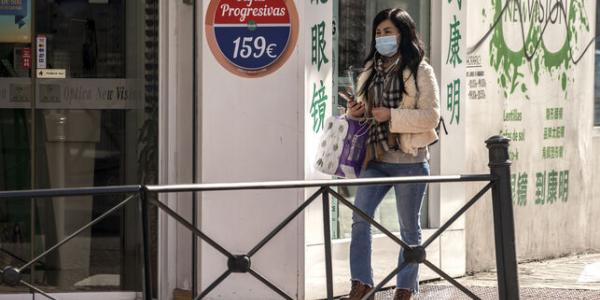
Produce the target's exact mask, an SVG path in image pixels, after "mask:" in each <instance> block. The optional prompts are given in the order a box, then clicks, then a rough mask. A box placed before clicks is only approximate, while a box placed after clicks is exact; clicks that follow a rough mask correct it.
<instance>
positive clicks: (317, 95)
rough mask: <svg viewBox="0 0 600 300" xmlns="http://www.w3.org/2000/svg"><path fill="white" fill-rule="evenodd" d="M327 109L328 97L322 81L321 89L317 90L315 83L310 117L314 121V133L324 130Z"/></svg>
mask: <svg viewBox="0 0 600 300" xmlns="http://www.w3.org/2000/svg"><path fill="white" fill-rule="evenodd" d="M326 107H327V95H326V94H325V86H324V85H323V80H321V87H320V88H319V89H317V84H316V83H313V96H312V101H311V104H310V116H311V117H312V119H313V126H312V128H313V131H314V132H315V133H318V132H319V131H320V130H321V129H323V121H324V120H325V108H326Z"/></svg>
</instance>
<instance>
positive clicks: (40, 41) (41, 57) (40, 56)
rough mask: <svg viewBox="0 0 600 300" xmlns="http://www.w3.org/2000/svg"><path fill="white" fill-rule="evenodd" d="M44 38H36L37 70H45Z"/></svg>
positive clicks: (39, 36)
mask: <svg viewBox="0 0 600 300" xmlns="http://www.w3.org/2000/svg"><path fill="white" fill-rule="evenodd" d="M46 42H47V40H46V36H45V35H38V36H37V38H36V45H37V67H38V69H45V68H46V46H47V45H46Z"/></svg>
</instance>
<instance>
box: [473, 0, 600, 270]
mask: <svg viewBox="0 0 600 300" xmlns="http://www.w3.org/2000/svg"><path fill="white" fill-rule="evenodd" d="M463 2H465V1H463ZM507 2H510V3H509V4H510V5H512V3H516V1H467V2H466V3H467V5H468V22H469V23H468V28H469V29H468V34H467V36H468V37H467V44H468V45H469V46H473V45H475V44H476V43H477V42H478V41H480V39H481V38H482V37H483V36H484V35H485V34H486V32H487V30H488V29H489V28H491V26H492V24H493V22H494V20H495V18H497V17H498V16H499V14H500V11H501V10H502V7H503V5H505V4H506V3H507ZM521 3H523V6H522V7H521V9H522V12H523V14H524V16H523V17H524V19H525V23H524V25H525V26H524V28H525V37H530V38H531V39H532V40H534V41H537V40H538V39H539V36H540V34H539V33H537V34H536V30H537V29H539V28H541V27H542V26H543V25H544V24H545V22H546V19H549V25H548V28H547V29H546V32H545V33H544V35H543V37H542V39H543V43H542V44H541V46H542V47H541V48H540V49H538V50H537V51H536V52H533V46H531V45H530V47H531V48H528V52H530V53H531V56H532V59H531V62H529V61H528V60H526V59H525V58H524V55H523V51H522V49H523V37H522V34H521V30H520V28H521V27H520V26H521V24H520V22H519V19H520V18H519V15H518V9H517V7H513V6H509V8H508V9H507V10H506V15H504V16H502V18H501V22H499V23H498V27H496V30H495V31H493V32H492V34H491V35H490V36H489V37H488V38H487V39H485V40H484V41H483V43H482V44H481V46H480V47H479V48H478V49H477V50H476V51H474V52H473V53H471V54H470V55H469V56H468V58H467V74H466V75H467V76H466V77H465V79H466V80H467V81H468V88H467V93H468V96H467V97H466V99H465V100H464V103H465V106H466V107H467V116H466V119H467V120H466V121H467V145H468V147H467V152H466V156H467V157H468V158H469V160H468V161H467V170H466V171H467V172H469V173H483V172H488V168H487V167H486V162H487V160H488V158H487V152H486V151H482V143H483V141H484V140H485V139H486V138H488V137H489V136H491V135H494V134H498V133H500V132H503V133H504V134H505V135H507V136H508V137H510V138H512V139H513V141H512V142H511V147H510V151H511V159H512V161H513V165H512V173H513V176H514V182H513V186H514V193H513V200H514V205H513V207H514V211H515V222H516V237H517V255H518V258H519V259H520V260H527V259H539V258H547V257H554V256H560V255H564V254H568V253H572V252H579V251H585V250H587V249H588V248H590V247H592V246H594V245H590V242H589V238H590V235H589V234H588V233H590V231H589V230H588V229H589V228H592V227H590V223H592V222H597V221H595V220H597V219H598V217H599V216H600V215H599V214H598V212H599V211H598V209H597V207H598V205H597V204H596V203H595V200H597V199H598V198H597V196H598V193H597V192H596V193H595V195H594V194H593V190H594V189H595V187H594V185H596V184H594V181H593V180H592V178H593V174H594V172H593V171H594V169H595V170H596V171H597V170H598V167H599V166H598V161H597V160H596V159H595V158H594V152H593V151H592V150H593V143H592V142H593V141H594V140H593V132H592V128H593V125H592V113H591V112H592V111H593V99H594V98H593V97H594V94H593V91H594V86H593V84H594V55H593V47H592V49H590V51H587V52H585V55H583V57H582V59H581V61H579V62H578V63H577V64H575V63H573V61H571V57H569V53H571V54H572V56H573V59H577V58H578V57H579V56H580V55H581V54H582V53H584V51H585V46H587V43H588V42H589V41H590V40H591V39H592V38H593V37H594V36H595V29H594V24H595V15H596V11H595V1H588V0H569V1H549V2H543V1H542V2H537V1H521ZM531 3H534V5H533V6H529V4H531ZM556 3H563V4H564V5H565V7H566V8H567V10H568V14H567V16H574V18H571V17H569V18H570V19H568V22H565V18H564V16H563V15H562V13H561V14H556V13H560V10H559V9H558V8H557V9H556V10H555V11H554V12H555V13H553V14H549V12H552V10H551V9H552V6H550V7H547V6H546V5H548V4H549V5H554V4H556ZM463 5H464V3H463ZM540 5H541V6H540ZM535 7H538V8H541V7H543V9H544V23H539V22H537V21H535V20H536V19H535V18H536V16H539V15H535ZM538 11H541V10H538ZM530 12H531V13H532V14H533V18H532V19H533V20H534V22H530V21H529V20H530V19H529V18H530ZM532 23H533V24H534V25H533V27H530V26H531V24H532ZM540 24H541V25H540ZM567 24H568V27H567V26H566V25H567ZM530 28H533V29H531V30H529V29H530ZM567 28H568V31H570V32H571V33H572V34H571V35H568V34H567ZM500 29H502V31H500ZM568 36H570V37H571V39H570V41H568V39H567V37H568ZM569 49H572V50H571V52H569ZM511 112H512V113H511ZM555 112H556V113H557V114H555ZM563 131H564V134H563ZM595 143H596V144H597V141H596V142H595ZM549 147H557V148H549ZM544 149H558V151H557V152H558V154H560V151H561V150H560V149H562V152H563V153H562V155H556V154H557V153H550V155H548V152H549V151H548V150H546V152H547V154H546V155H544ZM596 149H597V148H596ZM566 172H568V184H567V183H566V180H565V179H566V177H565V174H567V173H566ZM596 173H597V172H596ZM561 174H562V178H563V180H561ZM524 178H527V184H524ZM519 179H521V180H519ZM565 188H566V190H565ZM477 190H478V187H476V186H475V185H469V188H468V189H467V195H472V194H474V193H475V192H477ZM594 196H595V197H594ZM466 230H467V270H468V271H477V270H481V269H487V268H491V267H493V266H494V262H495V261H494V256H493V255H491V254H492V253H493V251H494V242H493V228H492V213H491V199H490V196H489V195H488V196H487V197H486V198H484V199H482V200H481V201H480V203H478V204H477V205H476V206H475V207H474V208H473V209H472V210H471V211H470V212H469V213H468V215H467V225H466ZM592 231H595V230H592ZM593 235H596V233H593ZM595 246H596V247H597V245H595Z"/></svg>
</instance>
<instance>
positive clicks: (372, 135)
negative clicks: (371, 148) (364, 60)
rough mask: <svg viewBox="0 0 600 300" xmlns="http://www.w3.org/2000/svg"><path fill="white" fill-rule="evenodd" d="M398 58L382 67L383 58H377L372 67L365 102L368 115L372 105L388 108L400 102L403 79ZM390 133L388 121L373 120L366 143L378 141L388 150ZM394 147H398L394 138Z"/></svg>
mask: <svg viewBox="0 0 600 300" xmlns="http://www.w3.org/2000/svg"><path fill="white" fill-rule="evenodd" d="M398 68H399V60H397V61H396V62H394V64H392V65H391V66H389V67H388V68H387V70H386V69H385V68H384V65H383V60H381V59H377V60H376V63H375V67H374V70H373V71H374V72H375V75H374V77H373V81H372V83H371V86H370V88H369V90H370V91H371V92H370V93H369V97H367V102H368V106H369V115H371V116H372V114H371V111H370V110H371V108H373V107H386V108H390V109H394V108H398V107H399V106H400V103H401V102H402V97H403V93H402V91H401V90H400V80H403V78H402V76H399V74H398ZM389 133H390V125H389V121H388V122H384V123H377V122H375V121H374V122H373V125H372V126H371V128H370V129H369V138H368V139H367V143H368V144H370V145H376V144H377V143H379V144H380V145H381V147H382V148H383V150H385V151H389V150H390V145H389V144H388V135H389ZM393 146H394V148H395V147H396V146H397V147H398V148H399V146H400V141H399V140H398V139H396V144H395V145H393Z"/></svg>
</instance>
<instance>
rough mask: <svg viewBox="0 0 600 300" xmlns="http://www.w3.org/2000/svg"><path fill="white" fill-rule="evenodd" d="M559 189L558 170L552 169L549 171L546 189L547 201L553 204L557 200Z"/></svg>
mask: <svg viewBox="0 0 600 300" xmlns="http://www.w3.org/2000/svg"><path fill="white" fill-rule="evenodd" d="M557 189H558V172H556V171H555V170H552V171H550V172H549V173H548V190H547V191H546V202H548V204H552V203H555V202H556V199H557V198H556V195H557V194H556V192H557Z"/></svg>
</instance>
